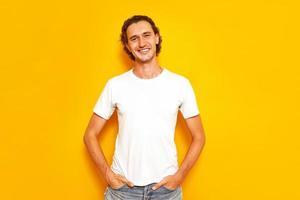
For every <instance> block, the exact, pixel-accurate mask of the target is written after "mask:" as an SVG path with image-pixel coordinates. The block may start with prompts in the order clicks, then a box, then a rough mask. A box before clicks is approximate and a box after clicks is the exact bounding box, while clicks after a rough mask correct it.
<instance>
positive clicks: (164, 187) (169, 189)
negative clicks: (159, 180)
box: [161, 185, 178, 192]
mask: <svg viewBox="0 0 300 200" xmlns="http://www.w3.org/2000/svg"><path fill="white" fill-rule="evenodd" d="M161 187H162V188H163V189H165V190H168V191H171V192H173V191H175V190H177V188H178V187H177V188H175V189H171V188H167V187H166V186H164V185H162V186H161Z"/></svg>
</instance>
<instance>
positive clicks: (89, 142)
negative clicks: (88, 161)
mask: <svg viewBox="0 0 300 200" xmlns="http://www.w3.org/2000/svg"><path fill="white" fill-rule="evenodd" d="M84 143H85V145H86V147H87V149H88V152H89V154H90V156H91V157H92V159H93V161H94V162H95V164H96V166H97V168H99V169H100V171H101V173H102V175H103V177H105V174H106V171H107V170H108V169H110V168H109V165H108V164H107V161H106V159H105V157H104V154H103V151H102V149H101V147H100V146H99V143H98V140H97V137H96V136H88V137H85V138H84Z"/></svg>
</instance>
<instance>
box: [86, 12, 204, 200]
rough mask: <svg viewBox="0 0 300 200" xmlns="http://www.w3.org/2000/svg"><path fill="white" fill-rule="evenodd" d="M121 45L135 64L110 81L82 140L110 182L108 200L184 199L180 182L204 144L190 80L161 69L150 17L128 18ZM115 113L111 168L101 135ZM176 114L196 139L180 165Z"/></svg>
mask: <svg viewBox="0 0 300 200" xmlns="http://www.w3.org/2000/svg"><path fill="white" fill-rule="evenodd" d="M121 41H122V44H123V47H124V50H125V51H126V52H127V53H128V55H129V57H130V58H131V59H132V60H133V66H132V68H131V69H130V70H129V71H127V72H125V73H123V74H120V75H117V76H115V77H113V78H111V79H109V80H108V81H107V83H106V85H105V87H104V89H103V91H102V93H101V95H100V97H99V99H98V101H97V102H96V104H95V106H94V108H93V111H94V113H93V115H92V117H91V119H90V122H89V124H88V127H87V129H86V132H85V136H84V142H85V144H86V146H87V148H88V151H89V153H90V155H91V156H92V158H93V160H94V161H95V163H96V165H97V166H98V167H99V169H100V171H101V172H102V174H103V176H104V177H105V180H106V181H107V183H108V187H107V188H106V191H105V199H107V200H115V199H126V200H127V199H131V200H135V199H136V200H143V199H152V200H168V199H174V200H180V199H182V187H181V184H182V182H183V180H184V178H185V177H186V175H187V174H188V171H189V170H190V169H191V168H192V166H193V165H194V164H195V162H196V160H197V159H198V157H199V155H200V152H201V150H202V148H203V146H204V143H205V135H204V130H203V127H202V123H201V119H200V115H199V110H198V106H197V102H196V98H195V94H194V91H193V88H192V86H191V84H190V82H189V80H188V79H187V78H185V77H184V76H182V75H179V74H176V73H174V72H171V71H169V70H167V69H166V68H164V67H161V66H160V65H159V63H158V61H157V55H158V54H159V52H160V49H161V42H162V39H161V36H160V33H159V29H158V28H157V27H156V25H155V24H154V22H153V21H152V19H151V18H149V17H147V16H142V15H135V16H133V17H131V18H129V19H127V20H126V21H125V22H124V24H123V27H122V33H121ZM115 109H116V110H117V114H118V125H119V130H118V135H117V139H116V146H115V152H114V156H113V163H112V165H111V167H109V165H108V164H107V161H106V159H105V157H104V155H103V152H102V149H101V147H100V146H99V143H98V142H97V136H98V135H99V133H100V132H101V130H102V128H103V126H104V124H105V123H106V121H107V120H108V119H109V118H110V116H111V115H112V114H113V112H114V110H115ZM178 110H180V111H181V113H182V115H183V117H184V119H185V121H186V124H187V127H188V129H189V132H190V133H191V135H192V143H191V145H190V148H189V150H188V152H187V154H186V156H185V158H184V160H183V162H182V164H181V166H180V167H178V164H177V152H176V145H175V143H174V131H175V126H176V121H177V113H178Z"/></svg>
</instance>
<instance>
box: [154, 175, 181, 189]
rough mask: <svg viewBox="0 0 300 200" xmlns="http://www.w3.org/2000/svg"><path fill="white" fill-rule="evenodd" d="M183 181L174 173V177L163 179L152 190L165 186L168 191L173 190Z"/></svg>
mask: <svg viewBox="0 0 300 200" xmlns="http://www.w3.org/2000/svg"><path fill="white" fill-rule="evenodd" d="M182 181H183V177H182V176H181V175H180V174H178V173H176V174H174V175H169V176H166V177H164V178H163V179H162V180H161V181H160V182H159V183H156V184H155V185H154V186H153V187H152V189H153V190H156V189H158V188H160V187H161V186H165V187H166V188H168V189H171V190H175V189H176V188H177V187H178V186H179V185H180V184H181V183H182Z"/></svg>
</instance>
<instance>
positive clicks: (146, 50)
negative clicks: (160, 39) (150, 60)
mask: <svg viewBox="0 0 300 200" xmlns="http://www.w3.org/2000/svg"><path fill="white" fill-rule="evenodd" d="M148 51H150V48H145V49H140V50H138V52H140V53H147V52H148Z"/></svg>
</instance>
